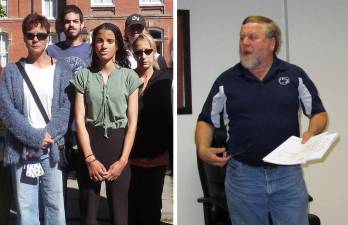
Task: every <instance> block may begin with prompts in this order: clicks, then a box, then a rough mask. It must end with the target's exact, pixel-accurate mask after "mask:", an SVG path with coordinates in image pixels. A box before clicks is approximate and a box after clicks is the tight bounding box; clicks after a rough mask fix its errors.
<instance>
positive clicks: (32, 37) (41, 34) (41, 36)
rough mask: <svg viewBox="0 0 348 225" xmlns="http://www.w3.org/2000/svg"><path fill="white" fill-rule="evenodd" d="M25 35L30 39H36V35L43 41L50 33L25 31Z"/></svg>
mask: <svg viewBox="0 0 348 225" xmlns="http://www.w3.org/2000/svg"><path fill="white" fill-rule="evenodd" d="M24 36H25V38H26V39H28V40H34V39H35V37H36V38H37V40H39V41H43V40H46V38H47V37H48V34H47V33H37V34H34V33H24Z"/></svg>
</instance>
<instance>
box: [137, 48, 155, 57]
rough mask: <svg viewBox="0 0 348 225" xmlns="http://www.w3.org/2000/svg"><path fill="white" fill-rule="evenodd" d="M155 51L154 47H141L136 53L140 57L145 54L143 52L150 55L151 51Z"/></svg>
mask: <svg viewBox="0 0 348 225" xmlns="http://www.w3.org/2000/svg"><path fill="white" fill-rule="evenodd" d="M152 52H153V49H152V48H147V49H144V50H142V49H139V50H136V51H134V55H136V56H138V57H140V56H142V55H143V53H145V54H146V55H150V54H151V53H152Z"/></svg>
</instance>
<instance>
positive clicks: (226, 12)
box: [177, 0, 348, 225]
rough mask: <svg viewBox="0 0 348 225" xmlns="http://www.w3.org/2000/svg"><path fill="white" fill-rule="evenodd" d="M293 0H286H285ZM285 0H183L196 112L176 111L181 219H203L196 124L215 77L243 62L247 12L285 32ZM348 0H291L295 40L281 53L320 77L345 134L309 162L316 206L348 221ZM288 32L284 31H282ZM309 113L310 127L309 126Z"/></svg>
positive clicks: (334, 124)
mask: <svg viewBox="0 0 348 225" xmlns="http://www.w3.org/2000/svg"><path fill="white" fill-rule="evenodd" d="M285 1H286V0H285ZM285 1H278V0H248V1H245V0H220V1H208V0H201V1H195V0H178V1H177V8H178V9H188V10H190V25H191V28H190V35H191V81H192V114H190V115H178V117H177V130H178V134H177V141H178V143H177V174H178V176H177V224H178V225H184V224H192V225H201V224H204V218H203V210H202V205H200V204H199V203H197V198H199V197H201V196H202V190H201V186H200V182H199V177H198V172H197V165H196V152H195V145H194V129H195V124H196V119H197V116H198V114H199V112H200V110H201V108H202V105H203V103H204V101H205V98H206V96H207V95H208V92H209V90H210V88H211V86H212V83H213V81H214V80H215V79H216V77H217V76H218V75H219V74H220V73H221V72H223V71H224V70H226V69H227V68H229V67H231V66H233V65H234V64H236V63H237V62H239V55H238V49H239V47H238V41H239V29H240V24H241V22H242V20H243V19H244V18H245V17H246V16H248V15H250V14H261V15H265V16H268V17H271V18H272V19H274V20H275V21H276V22H277V23H278V25H279V26H280V28H281V30H282V31H283V33H285V22H286V21H285V19H286V18H285V15H286V14H285V9H284V2H285ZM347 12H348V2H347V1H345V0H332V1H325V0H307V1H300V0H291V1H288V2H287V14H288V28H289V40H288V41H289V42H288V43H289V46H284V44H285V43H287V42H285V41H284V42H283V46H282V51H281V52H280V54H279V57H280V58H282V59H286V57H285V55H286V54H285V50H286V48H287V47H289V61H290V62H291V63H294V64H297V65H299V66H301V67H302V68H303V69H304V70H305V71H306V72H307V73H308V75H309V76H310V77H311V79H312V80H313V81H314V82H315V84H316V86H317V88H318V89H319V92H320V95H321V98H322V100H323V102H324V105H325V107H326V109H327V111H328V112H329V115H330V125H329V129H328V130H329V131H332V132H334V131H337V132H339V133H340V140H339V142H338V143H337V144H336V146H335V148H334V149H333V150H331V151H330V152H329V154H328V155H327V156H326V157H325V159H324V160H321V161H319V162H315V163H310V164H309V165H305V166H304V173H305V179H306V183H307V187H308V190H309V192H310V193H311V195H312V196H313V197H314V202H312V203H311V204H310V207H311V208H310V211H311V212H314V213H315V214H317V215H319V216H320V218H321V220H322V224H348V214H347V213H345V209H347V208H348V195H345V191H346V190H348V182H347V180H346V177H347V176H346V175H347V172H348V171H347V170H348V165H347V164H345V160H346V159H347V158H348V152H347V151H345V148H344V147H345V146H346V144H347V137H348V131H347V124H346V123H345V116H346V115H347V113H348V98H347V88H346V87H345V86H346V84H347V83H348V82H347V81H348V76H347V75H346V70H345V68H346V65H347V64H348V62H347V60H348V59H347V57H346V55H345V53H347V52H348V46H347V45H345V43H346V40H345V39H346V38H347V36H348V29H346V26H345V25H346V21H348V14H347ZM283 38H285V37H284V35H283ZM306 122H307V120H305V119H303V127H306V126H307V123H306Z"/></svg>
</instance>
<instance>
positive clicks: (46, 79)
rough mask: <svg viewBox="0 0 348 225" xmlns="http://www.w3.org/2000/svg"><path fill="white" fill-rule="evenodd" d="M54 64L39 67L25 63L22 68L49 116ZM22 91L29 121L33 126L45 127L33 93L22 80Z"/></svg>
mask: <svg viewBox="0 0 348 225" xmlns="http://www.w3.org/2000/svg"><path fill="white" fill-rule="evenodd" d="M55 67H56V66H55V64H54V65H52V66H49V67H45V68H39V67H37V66H34V65H32V64H25V66H24V69H25V71H26V72H27V74H28V77H29V79H30V81H31V83H32V84H33V86H34V88H35V90H36V93H37V95H38V96H39V98H40V100H41V103H42V105H43V107H44V109H45V111H46V113H47V115H48V118H51V108H52V99H53V78H54V70H55ZM23 91H24V107H25V109H26V110H27V112H28V120H29V123H30V124H31V125H32V126H33V127H34V128H44V127H46V122H45V119H44V118H43V116H42V114H41V112H40V110H39V108H38V106H37V105H36V103H35V100H34V98H33V95H32V94H31V92H30V90H29V88H28V86H27V83H26V82H25V81H24V80H23Z"/></svg>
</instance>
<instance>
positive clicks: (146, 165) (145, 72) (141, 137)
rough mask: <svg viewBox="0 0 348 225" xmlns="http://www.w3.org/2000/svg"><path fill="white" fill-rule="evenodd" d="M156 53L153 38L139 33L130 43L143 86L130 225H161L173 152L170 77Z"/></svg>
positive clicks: (132, 165)
mask: <svg viewBox="0 0 348 225" xmlns="http://www.w3.org/2000/svg"><path fill="white" fill-rule="evenodd" d="M155 53H156V44H155V42H154V40H153V38H152V37H151V36H150V35H148V34H139V36H138V37H137V39H136V40H135V41H134V42H133V55H134V58H135V59H136V61H137V65H138V66H137V68H136V69H135V71H136V72H137V73H138V75H139V77H140V79H141V80H143V82H144V85H143V87H142V89H141V90H140V97H139V120H138V128H137V133H136V136H135V141H134V146H133V150H132V154H131V172H132V173H131V174H132V176H131V186H130V190H129V221H130V223H129V225H148V224H151V225H159V224H160V219H161V208H162V198H161V196H162V191H163V184H164V177H165V171H166V166H167V164H168V163H169V155H170V154H172V143H173V116H172V105H171V83H172V80H171V77H170V75H169V74H166V73H165V72H164V71H162V70H159V69H158V64H157V62H156V56H155ZM149 203H150V204H149Z"/></svg>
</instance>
